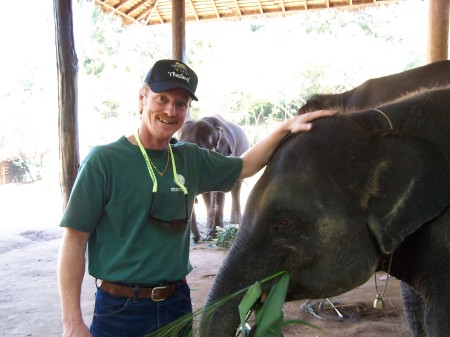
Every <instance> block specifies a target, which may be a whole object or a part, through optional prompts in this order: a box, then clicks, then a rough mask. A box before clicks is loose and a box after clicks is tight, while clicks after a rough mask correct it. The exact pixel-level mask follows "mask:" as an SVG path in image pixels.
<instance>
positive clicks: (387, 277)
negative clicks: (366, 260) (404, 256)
mask: <svg viewBox="0 0 450 337" xmlns="http://www.w3.org/2000/svg"><path fill="white" fill-rule="evenodd" d="M393 256H394V253H392V254H391V256H390V258H389V265H388V270H387V273H386V274H387V275H386V283H385V284H384V289H383V293H381V294H380V292H379V291H378V284H377V272H375V273H374V274H373V275H374V279H375V291H376V292H377V297H376V299H375V301H377V300H380V301H383V296H384V294H385V293H386V289H387V286H388V281H389V276H390V273H391V266H392V257H393Z"/></svg>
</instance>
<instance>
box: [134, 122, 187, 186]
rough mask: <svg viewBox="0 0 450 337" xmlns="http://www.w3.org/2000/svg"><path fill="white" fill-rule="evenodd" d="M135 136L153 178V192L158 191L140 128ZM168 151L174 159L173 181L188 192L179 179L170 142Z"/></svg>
mask: <svg viewBox="0 0 450 337" xmlns="http://www.w3.org/2000/svg"><path fill="white" fill-rule="evenodd" d="M134 137H135V138H136V142H137V143H138V145H139V148H140V149H141V152H142V155H143V156H144V159H145V163H146V164H147V169H148V173H149V174H150V178H152V181H153V193H156V191H157V190H158V181H157V180H156V176H155V172H154V171H153V168H152V165H151V164H150V159H149V158H148V155H147V152H146V151H145V149H144V147H143V146H142V143H141V139H140V138H139V130H137V131H136V133H135V135H134ZM167 151H169V154H170V159H171V160H172V169H173V181H174V182H175V184H177V185H178V187H179V188H181V190H182V191H183V193H184V194H188V191H187V188H186V187H185V186H184V185H183V184H182V183H181V182H180V181H179V180H178V174H177V168H176V167H175V159H174V158H173V153H172V147H171V146H170V144H168V146H167Z"/></svg>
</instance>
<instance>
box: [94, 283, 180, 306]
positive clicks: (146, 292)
mask: <svg viewBox="0 0 450 337" xmlns="http://www.w3.org/2000/svg"><path fill="white" fill-rule="evenodd" d="M184 283H186V280H185V279H183V280H181V281H178V282H173V283H169V284H167V285H164V286H160V287H153V288H147V287H139V286H134V287H133V286H126V285H122V284H117V283H111V282H108V281H101V283H100V289H101V290H103V291H105V292H107V293H108V294H111V295H114V296H120V297H128V298H150V299H152V300H153V301H155V302H159V301H164V300H165V299H167V298H169V297H171V296H173V295H175V294H176V292H177V289H178V288H180V287H181V286H182V285H183V284H184Z"/></svg>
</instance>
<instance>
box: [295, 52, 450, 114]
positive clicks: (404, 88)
mask: <svg viewBox="0 0 450 337" xmlns="http://www.w3.org/2000/svg"><path fill="white" fill-rule="evenodd" d="M449 84H450V61H449V60H442V61H438V62H434V63H430V64H427V65H425V66H422V67H418V68H414V69H410V70H407V71H404V72H401V73H397V74H392V75H388V76H383V77H379V78H372V79H369V80H367V81H366V82H364V83H363V84H361V85H360V86H357V87H355V88H353V89H351V90H348V91H345V92H343V93H340V94H321V95H320V94H319V95H313V96H311V97H310V98H309V99H308V100H307V101H306V104H305V105H303V106H302V107H301V108H300V109H299V113H305V112H309V111H315V110H322V109H335V110H337V111H354V110H362V109H367V108H372V107H375V106H377V105H380V104H381V103H384V102H388V101H391V100H394V99H397V98H399V97H401V96H403V95H405V94H407V93H411V92H414V91H416V90H418V89H423V88H434V87H445V86H447V85H449Z"/></svg>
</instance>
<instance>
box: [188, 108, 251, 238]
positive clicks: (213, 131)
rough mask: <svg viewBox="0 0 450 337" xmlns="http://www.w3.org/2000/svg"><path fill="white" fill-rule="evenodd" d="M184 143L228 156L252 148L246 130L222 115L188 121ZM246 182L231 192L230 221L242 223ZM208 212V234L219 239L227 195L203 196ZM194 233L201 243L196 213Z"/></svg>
mask: <svg viewBox="0 0 450 337" xmlns="http://www.w3.org/2000/svg"><path fill="white" fill-rule="evenodd" d="M179 139H180V141H184V142H190V143H195V144H197V145H198V146H200V147H202V148H205V149H209V150H213V151H215V152H218V153H221V154H223V155H225V156H240V155H241V154H243V153H244V152H245V151H247V150H248V148H249V142H248V138H247V135H246V134H245V132H244V130H243V129H242V128H241V127H240V126H239V125H237V124H235V123H233V122H230V121H227V120H225V119H224V118H222V117H220V116H211V117H204V118H202V119H200V120H198V121H194V120H187V121H186V122H185V123H184V125H183V128H182V129H181V130H180V133H179ZM241 185H242V180H238V181H237V182H236V183H235V185H234V186H233V189H232V190H231V199H232V204H231V216H230V222H231V223H234V224H239V223H240V222H241V204H240V193H241ZM202 197H203V200H204V202H205V205H206V209H207V222H206V228H207V230H208V235H209V236H211V237H215V236H216V226H220V227H222V226H223V208H224V205H225V193H222V192H210V193H204V194H202ZM192 232H193V233H194V241H195V242H198V241H199V239H200V233H199V231H198V227H197V221H196V216H195V212H194V211H192Z"/></svg>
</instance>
